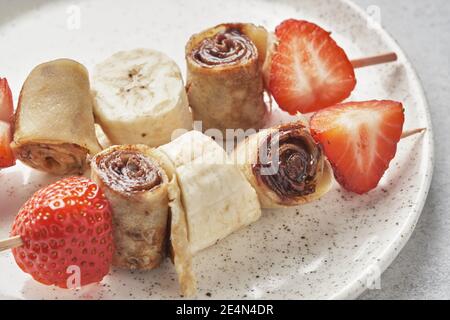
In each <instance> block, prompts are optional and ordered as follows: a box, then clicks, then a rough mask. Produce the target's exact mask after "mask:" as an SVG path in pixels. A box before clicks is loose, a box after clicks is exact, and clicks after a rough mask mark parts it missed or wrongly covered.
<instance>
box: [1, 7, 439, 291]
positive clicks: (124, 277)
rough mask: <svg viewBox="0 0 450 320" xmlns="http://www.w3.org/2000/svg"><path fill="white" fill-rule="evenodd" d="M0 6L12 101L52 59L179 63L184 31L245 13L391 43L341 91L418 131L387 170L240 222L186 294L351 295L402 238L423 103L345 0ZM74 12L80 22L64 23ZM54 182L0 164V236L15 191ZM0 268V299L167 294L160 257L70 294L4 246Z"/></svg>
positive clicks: (425, 186)
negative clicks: (395, 109) (358, 186)
mask: <svg viewBox="0 0 450 320" xmlns="http://www.w3.org/2000/svg"><path fill="white" fill-rule="evenodd" d="M73 5H75V6H73ZM0 7H1V8H2V10H1V12H0V43H1V50H0V74H1V75H2V76H6V77H8V79H9V81H10V83H11V85H12V89H13V91H14V94H15V96H16V98H17V95H18V92H19V90H20V87H21V85H22V83H23V81H24V80H25V78H26V76H27V74H28V73H29V72H30V70H31V69H32V68H33V67H34V66H35V65H37V64H39V63H41V62H44V61H47V60H51V59H54V58H60V57H70V58H73V59H76V60H79V61H80V62H82V63H84V64H85V65H86V66H87V67H88V68H92V66H93V65H94V64H95V63H96V62H99V61H101V60H102V59H104V58H106V57H107V56H109V55H110V54H112V53H114V52H115V51H118V50H124V49H131V48H135V47H150V48H155V49H159V50H161V51H164V52H166V53H167V54H168V55H170V56H171V57H172V58H174V59H175V60H176V61H177V62H178V63H179V64H180V66H181V67H182V69H184V68H185V63H184V45H185V43H186V41H187V39H188V38H189V36H190V35H191V34H193V33H196V32H198V31H200V30H202V29H204V28H207V27H210V26H213V25H215V24H218V23H221V22H231V21H242V22H247V21H248V22H254V23H257V24H262V25H264V26H266V27H268V28H269V29H273V28H274V27H275V26H276V25H277V24H278V23H280V22H281V21H282V20H284V19H286V18H291V17H293V18H303V19H307V20H311V21H314V22H316V23H318V24H320V25H322V26H323V27H325V28H327V29H329V30H332V31H333V33H334V36H335V39H336V40H337V41H338V42H339V43H340V44H341V45H342V46H343V47H344V48H345V50H346V51H347V52H348V54H349V56H350V57H360V56H365V55H373V54H378V53H382V52H386V51H395V52H397V53H398V54H399V57H400V61H399V62H398V63H395V64H390V65H384V66H379V67H372V68H367V69H366V70H358V71H357V77H358V87H357V89H356V90H355V92H354V93H353V95H352V97H351V100H368V99H381V98H386V99H395V100H400V101H403V102H404V104H405V107H406V117H407V122H406V128H407V129H411V128H419V127H427V128H429V130H428V132H427V133H426V134H425V135H424V136H417V137H413V138H410V139H408V140H405V141H402V142H401V143H400V147H399V151H398V155H397V157H396V159H395V160H394V162H393V163H392V166H391V169H390V170H389V171H388V173H387V174H386V176H385V178H384V179H383V181H382V183H381V185H380V187H379V188H378V189H377V190H375V191H373V192H371V193H370V194H369V195H366V196H355V195H353V194H349V193H347V192H344V191H343V190H341V189H340V188H339V187H338V186H335V188H334V190H333V191H332V192H331V193H330V194H329V195H327V196H326V197H325V198H324V199H323V200H321V201H319V202H317V203H313V204H310V205H306V206H303V207H301V208H297V209H292V210H281V211H266V212H264V217H263V218H262V219H261V220H260V221H259V222H258V223H256V224H255V225H253V226H252V227H250V228H248V229H246V230H243V231H241V232H238V233H236V234H234V235H232V236H231V237H229V238H228V239H226V240H225V241H223V242H221V243H220V244H219V245H217V246H216V247H214V248H212V249H210V250H207V251H205V252H203V253H202V254H200V255H199V256H198V257H196V259H195V265H196V270H197V274H198V276H199V288H200V291H199V295H198V296H199V298H208V297H209V296H211V298H212V299H230V298H248V299H253V298H256V299H317V298H325V299H330V298H355V297H357V296H358V295H359V294H360V293H362V292H363V290H364V289H365V288H366V287H367V286H368V285H369V286H371V285H372V282H373V280H374V279H376V278H377V276H378V275H379V274H380V273H381V272H382V271H384V270H385V269H386V268H387V266H388V265H389V264H390V263H391V262H392V260H393V259H394V258H395V257H396V256H397V254H398V253H399V251H400V250H401V249H402V247H403V246H404V245H405V243H406V242H407V240H408V239H409V237H410V235H411V233H412V231H413V229H414V227H415V225H416V222H417V219H418V217H419V216H420V213H421V211H422V208H423V205H424V202H425V199H426V197H427V193H428V190H429V185H430V181H431V175H432V170H433V143H432V140H433V139H432V128H431V123H430V118H429V114H428V110H427V104H426V100H425V97H424V94H423V92H422V88H421V85H420V83H419V81H418V78H417V76H416V74H415V73H414V71H413V69H412V67H411V65H410V63H409V62H408V60H407V58H406V57H405V55H404V54H403V53H402V51H401V49H400V48H399V47H398V46H397V45H396V43H395V42H394V41H393V40H392V38H390V36H389V35H388V34H387V33H386V32H385V31H383V30H382V29H381V28H379V27H377V26H376V25H373V24H371V23H370V22H369V20H368V17H367V16H366V15H365V13H364V12H363V11H361V10H360V9H358V8H357V7H356V6H354V5H353V4H351V3H350V2H348V1H343V0H341V1H336V0H328V1H327V0H323V1H317V0H303V1H296V0H291V1H289V0H282V1H268V0H267V1H264V0H259V1H257V0H251V1H240V0H227V1H223V0H209V1H204V0H196V1H192V0H191V1H176V0H165V1H156V0H155V1H153V0H151V1H144V0H140V1H138V0H133V1H130V0H126V1H125V0H119V1H117V0H116V1H107V0H98V1H70V3H69V2H64V1H45V0H39V1H6V0H0ZM78 11H79V12H80V17H81V19H80V22H81V24H80V25H79V27H80V28H76V27H77V25H76V22H77V18H76V14H77V13H78ZM73 27H75V29H74V28H73ZM277 117H278V116H276V117H275V118H274V119H273V120H274V122H276V121H278V120H279V118H277ZM54 180H56V178H54V177H49V176H46V175H44V174H42V173H38V172H35V171H32V170H30V169H28V168H25V167H23V166H22V165H18V166H17V167H15V168H12V169H8V170H4V171H2V172H1V173H0V190H1V191H0V238H1V237H6V236H7V235H8V232H9V229H10V226H11V223H12V221H13V217H14V215H15V213H16V212H17V211H18V209H19V207H20V206H21V205H22V204H23V203H24V202H25V200H26V199H27V198H28V197H29V196H30V195H31V194H32V193H33V192H35V191H36V190H37V189H38V188H39V187H42V186H44V185H46V184H48V183H49V182H51V181H54ZM0 270H1V272H0V298H36V299H41V298H42V299H56V298H59V299H70V298H81V299H99V298H104V299H116V298H125V299H128V298H131V299H159V298H179V295H178V285H177V281H176V280H175V279H176V275H175V273H174V270H173V267H172V266H171V265H170V263H169V262H167V263H166V264H165V265H163V267H162V268H161V269H159V270H157V271H154V272H149V273H139V272H135V273H129V272H126V271H119V270H113V271H112V273H111V275H110V276H108V277H107V278H106V279H105V280H104V281H103V283H102V284H99V285H93V286H89V287H87V288H84V289H83V290H80V291H64V290H59V289H56V288H48V287H45V286H42V285H40V284H38V283H36V282H34V281H33V280H32V279H31V278H30V277H29V276H28V275H26V274H24V273H22V272H21V271H20V270H19V268H18V267H17V266H16V265H15V262H14V261H13V258H12V256H11V254H10V253H2V254H0ZM375 284H376V281H375Z"/></svg>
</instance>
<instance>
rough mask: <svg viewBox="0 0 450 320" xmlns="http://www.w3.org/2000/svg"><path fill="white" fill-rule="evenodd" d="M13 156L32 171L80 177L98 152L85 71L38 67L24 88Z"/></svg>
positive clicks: (71, 64)
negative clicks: (90, 159)
mask: <svg viewBox="0 0 450 320" xmlns="http://www.w3.org/2000/svg"><path fill="white" fill-rule="evenodd" d="M12 147H13V150H14V152H15V154H16V156H17V158H18V159H19V160H21V161H22V162H23V163H25V164H26V165H29V166H31V167H32V168H35V169H38V170H41V171H45V172H48V173H51V174H55V175H68V174H81V173H83V172H84V171H85V169H86V167H87V162H86V157H87V155H88V154H92V155H93V154H96V153H97V152H99V151H100V150H101V149H100V146H99V144H98V141H97V138H96V136H95V128H94V115H93V102H92V97H91V93H90V87H89V75H88V72H87V70H86V68H85V67H84V66H83V65H81V64H79V63H78V62H76V61H73V60H67V59H61V60H55V61H51V62H47V63H44V64H41V65H39V66H37V67H36V68H35V69H34V70H33V71H32V72H31V73H30V75H29V76H28V78H27V79H26V81H25V84H24V85H23V88H22V91H21V94H20V98H19V105H18V108H17V111H16V115H15V133H14V142H13V144H12Z"/></svg>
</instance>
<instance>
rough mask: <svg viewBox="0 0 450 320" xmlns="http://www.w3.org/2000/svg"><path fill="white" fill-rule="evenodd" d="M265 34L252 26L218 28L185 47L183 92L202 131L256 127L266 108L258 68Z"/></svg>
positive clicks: (262, 54)
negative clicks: (185, 93) (185, 84)
mask: <svg viewBox="0 0 450 320" xmlns="http://www.w3.org/2000/svg"><path fill="white" fill-rule="evenodd" d="M268 38H269V35H268V32H267V31H266V30H265V29H264V28H263V27H257V26H255V25H252V24H222V25H219V26H216V27H214V28H211V29H208V30H206V31H203V32H201V33H199V34H196V35H194V36H192V37H191V39H190V40H189V42H188V44H187V46H186V60H187V93H188V97H189V103H190V105H191V107H192V110H193V113H194V120H197V121H202V124H203V129H204V130H208V129H219V130H221V131H222V132H225V131H226V129H244V130H247V129H259V128H262V127H263V126H264V123H265V121H266V119H267V115H268V107H267V105H266V103H265V101H264V90H265V89H264V80H263V72H262V70H263V65H264V62H265V59H266V55H267V44H268Z"/></svg>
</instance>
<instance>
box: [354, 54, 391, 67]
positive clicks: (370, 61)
mask: <svg viewBox="0 0 450 320" xmlns="http://www.w3.org/2000/svg"><path fill="white" fill-rule="evenodd" d="M397 60H398V56H397V54H396V53H395V52H390V53H386V54H381V55H377V56H373V57H366V58H361V59H356V60H352V61H351V62H352V65H353V68H355V69H358V68H364V67H369V66H374V65H377V64H383V63H389V62H394V61H397Z"/></svg>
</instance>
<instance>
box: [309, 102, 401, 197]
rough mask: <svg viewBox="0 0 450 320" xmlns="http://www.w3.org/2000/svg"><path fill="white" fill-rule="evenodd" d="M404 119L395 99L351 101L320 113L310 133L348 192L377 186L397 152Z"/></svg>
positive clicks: (313, 119) (399, 105) (364, 190)
mask: <svg viewBox="0 0 450 320" xmlns="http://www.w3.org/2000/svg"><path fill="white" fill-rule="evenodd" d="M404 121H405V116H404V110H403V106H402V104H401V103H400V102H395V101H367V102H351V103H345V104H340V105H336V106H334V107H330V108H327V109H324V110H322V111H319V112H317V113H316V114H315V115H314V116H313V117H312V119H311V132H312V135H313V137H314V138H315V139H316V141H318V142H320V143H321V144H322V146H323V148H324V152H325V154H326V156H327V157H328V159H329V161H330V163H331V165H332V166H333V169H334V173H335V177H336V180H337V181H338V182H339V183H340V184H341V185H342V186H343V187H344V188H345V189H346V190H348V191H351V192H354V193H357V194H365V193H367V192H369V191H371V190H373V189H375V188H376V187H377V186H378V184H379V182H380V180H381V178H382V177H383V175H384V174H385V172H386V170H387V169H388V168H389V165H390V163H391V161H392V160H393V159H394V157H395V154H396V152H397V145H398V142H399V141H400V139H401V135H402V132H403V125H404Z"/></svg>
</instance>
